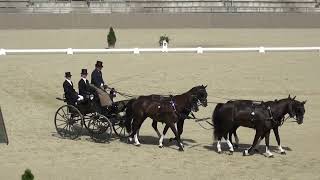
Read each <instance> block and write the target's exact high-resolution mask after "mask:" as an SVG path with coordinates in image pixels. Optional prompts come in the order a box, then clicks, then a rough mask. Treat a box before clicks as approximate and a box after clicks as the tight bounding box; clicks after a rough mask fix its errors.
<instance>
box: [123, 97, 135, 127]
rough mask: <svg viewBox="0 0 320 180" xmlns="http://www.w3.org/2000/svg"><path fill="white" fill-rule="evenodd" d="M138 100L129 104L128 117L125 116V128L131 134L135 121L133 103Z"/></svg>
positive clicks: (133, 100) (130, 101)
mask: <svg viewBox="0 0 320 180" xmlns="http://www.w3.org/2000/svg"><path fill="white" fill-rule="evenodd" d="M135 100H136V99H131V100H129V102H128V103H127V105H126V106H127V108H126V116H125V126H126V129H127V132H129V133H130V132H131V130H132V128H131V127H132V121H133V107H132V106H133V102H135Z"/></svg>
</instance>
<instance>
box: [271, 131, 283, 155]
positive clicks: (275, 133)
mask: <svg viewBox="0 0 320 180" xmlns="http://www.w3.org/2000/svg"><path fill="white" fill-rule="evenodd" d="M273 132H274V136H275V137H276V140H277V143H278V150H279V151H280V153H281V154H286V151H285V150H284V149H282V146H281V143H280V135H279V127H278V126H277V127H275V128H273Z"/></svg>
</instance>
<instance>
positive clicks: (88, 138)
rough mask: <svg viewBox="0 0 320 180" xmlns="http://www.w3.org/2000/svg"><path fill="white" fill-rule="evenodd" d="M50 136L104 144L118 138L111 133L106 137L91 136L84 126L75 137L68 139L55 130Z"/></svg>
mask: <svg viewBox="0 0 320 180" xmlns="http://www.w3.org/2000/svg"><path fill="white" fill-rule="evenodd" d="M51 136H52V137H55V138H59V139H68V140H73V141H80V140H86V141H89V142H94V143H104V144H109V143H110V142H111V141H114V140H116V139H118V138H117V137H116V136H115V135H112V136H111V137H106V136H104V135H101V136H96V137H93V136H92V134H91V133H90V132H89V131H88V130H86V129H85V128H82V130H81V133H80V134H79V137H77V138H75V139H70V138H68V137H63V136H60V135H59V134H58V133H57V132H51Z"/></svg>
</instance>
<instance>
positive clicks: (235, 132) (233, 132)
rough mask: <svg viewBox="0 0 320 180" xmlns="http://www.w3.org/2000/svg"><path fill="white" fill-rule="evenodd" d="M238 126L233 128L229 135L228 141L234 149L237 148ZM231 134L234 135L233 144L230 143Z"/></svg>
mask: <svg viewBox="0 0 320 180" xmlns="http://www.w3.org/2000/svg"><path fill="white" fill-rule="evenodd" d="M238 127H239V126H235V127H234V128H233V129H232V131H231V132H230V133H229V141H230V143H231V144H232V145H233V147H234V148H235V149H237V148H238V147H239V138H238V135H237V129H238ZM232 134H233V135H234V139H235V143H232Z"/></svg>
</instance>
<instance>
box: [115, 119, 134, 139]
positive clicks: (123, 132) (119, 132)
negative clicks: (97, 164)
mask: <svg viewBox="0 0 320 180" xmlns="http://www.w3.org/2000/svg"><path fill="white" fill-rule="evenodd" d="M113 131H114V133H115V134H116V136H118V137H119V138H120V139H124V138H128V137H129V136H130V135H131V133H129V132H128V131H127V129H126V126H125V119H124V117H119V118H117V120H115V121H113Z"/></svg>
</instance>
